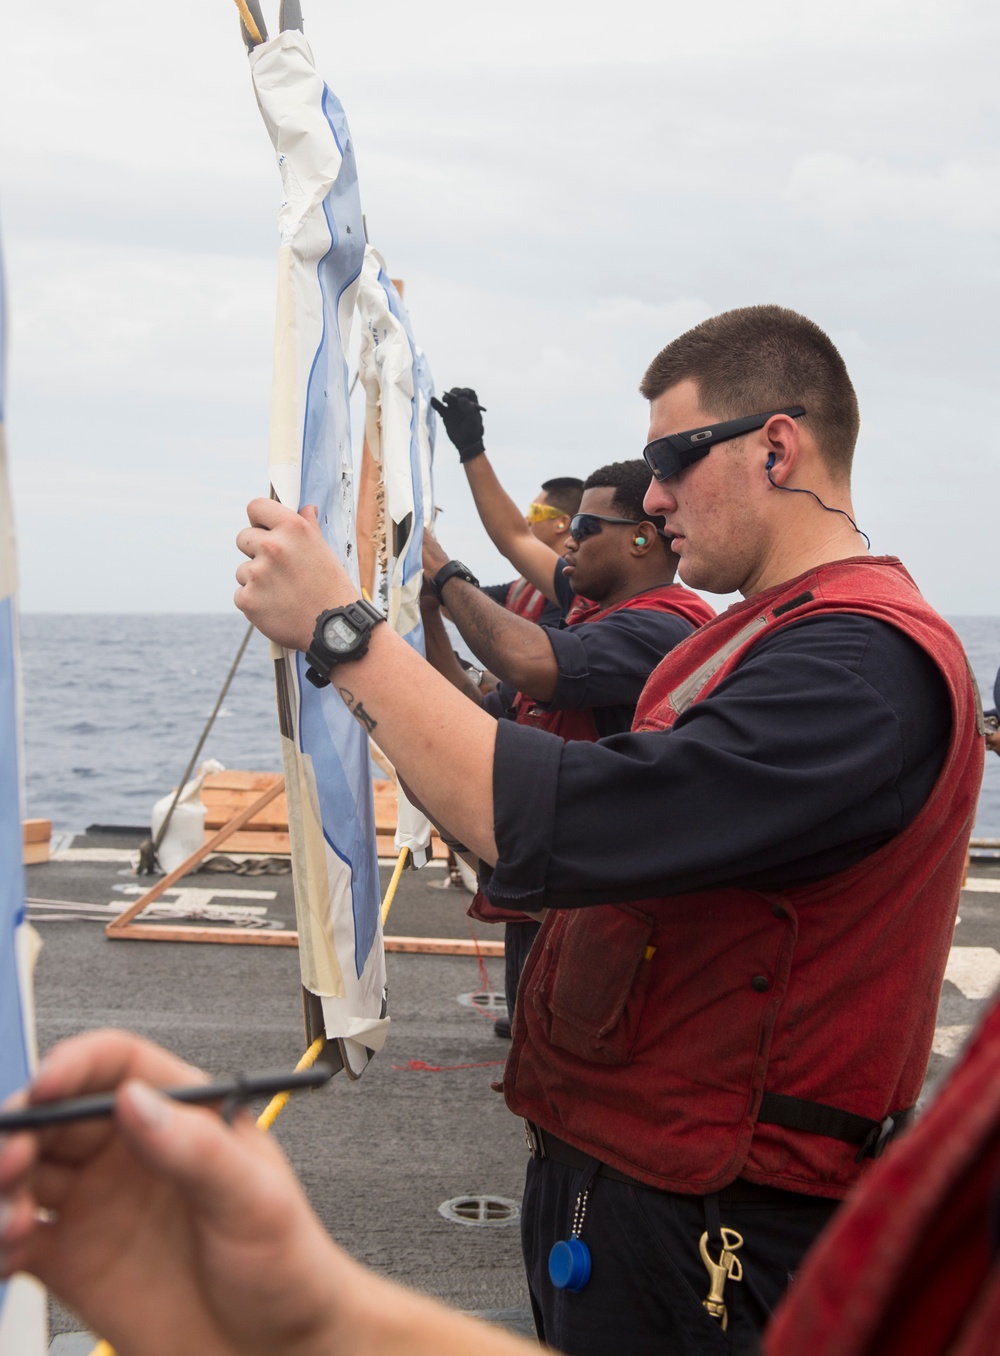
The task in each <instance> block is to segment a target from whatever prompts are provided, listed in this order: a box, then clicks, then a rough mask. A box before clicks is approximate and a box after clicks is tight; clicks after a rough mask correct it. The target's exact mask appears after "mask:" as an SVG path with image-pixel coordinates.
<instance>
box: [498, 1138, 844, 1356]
mask: <svg viewBox="0 0 1000 1356" xmlns="http://www.w3.org/2000/svg"><path fill="white" fill-rule="evenodd" d="M585 1176H586V1173H585V1171H584V1170H583V1169H578V1168H571V1167H567V1166H566V1165H565V1164H563V1163H556V1162H554V1161H553V1160H552V1159H531V1160H530V1162H529V1164H528V1175H527V1180H526V1182H525V1188H524V1205H523V1213H522V1223H521V1242H522V1247H523V1249H524V1261H525V1267H526V1269H527V1273H528V1285H529V1288H530V1291H531V1305H532V1309H533V1310H534V1315H535V1326H536V1328H537V1330H538V1336H539V1339H540V1340H541V1341H543V1342H545V1343H546V1344H547V1345H548V1346H550V1347H551V1348H552V1349H553V1350H555V1351H560V1352H564V1353H566V1356H619V1353H621V1356H645V1353H649V1356H654V1353H655V1356H694V1354H695V1353H697V1354H698V1356H701V1353H707V1354H708V1356H723V1354H725V1356H733V1354H734V1353H751V1352H755V1351H757V1349H758V1348H757V1343H758V1338H759V1336H760V1333H761V1331H762V1330H763V1328H764V1325H765V1324H766V1322H767V1320H768V1317H769V1316H770V1313H771V1310H772V1309H773V1308H774V1306H775V1305H776V1304H777V1302H778V1300H779V1299H780V1298H781V1296H782V1295H783V1294H784V1291H785V1289H786V1287H787V1285H788V1282H789V1281H790V1280H791V1278H792V1276H793V1274H794V1272H795V1270H796V1268H797V1267H798V1265H799V1262H800V1261H801V1259H802V1256H803V1254H804V1253H805V1251H806V1250H807V1248H808V1247H809V1246H810V1244H811V1243H812V1242H813V1240H814V1239H815V1237H816V1235H817V1234H818V1233H819V1232H820V1230H821V1229H822V1228H823V1226H824V1225H825V1224H826V1222H827V1221H828V1220H829V1218H830V1216H831V1215H832V1214H833V1212H834V1210H835V1209H836V1207H837V1205H838V1202H837V1201H831V1200H824V1199H821V1198H819V1197H810V1196H800V1195H797V1194H794V1193H792V1192H778V1191H775V1192H773V1193H767V1194H768V1197H769V1199H768V1200H767V1201H765V1202H760V1201H754V1202H752V1203H747V1202H742V1201H734V1202H729V1201H727V1200H726V1199H725V1196H723V1198H722V1201H721V1205H720V1210H721V1221H722V1224H723V1226H724V1227H726V1228H730V1229H736V1230H738V1231H739V1233H741V1234H742V1235H743V1240H744V1243H743V1247H742V1248H740V1249H739V1251H738V1253H737V1254H736V1255H737V1256H738V1257H739V1258H740V1260H741V1261H742V1264H743V1279H742V1280H741V1281H739V1282H736V1281H732V1280H729V1281H727V1283H726V1286H725V1290H724V1299H725V1303H726V1306H727V1309H728V1312H729V1325H728V1328H727V1330H726V1331H725V1332H723V1331H722V1329H721V1327H720V1326H719V1323H718V1321H717V1320H716V1319H714V1318H712V1317H711V1316H710V1315H709V1314H708V1312H707V1310H706V1309H705V1308H704V1306H703V1304H702V1301H703V1300H704V1299H705V1297H706V1296H707V1294H708V1290H709V1275H708V1271H707V1270H706V1268H705V1264H704V1262H703V1261H702V1259H701V1256H700V1254H699V1251H698V1240H699V1239H700V1238H701V1235H702V1233H703V1232H704V1231H705V1228H706V1219H705V1203H704V1201H703V1199H702V1197H700V1196H680V1195H676V1194H674V1193H672V1192H668V1191H654V1190H653V1189H652V1188H646V1187H636V1186H630V1185H628V1184H626V1183H625V1182H616V1181H613V1180H612V1179H610V1178H607V1177H604V1176H602V1175H601V1174H598V1175H597V1177H596V1178H594V1179H593V1181H592V1183H591V1187H590V1195H589V1197H588V1200H587V1210H586V1218H585V1220H584V1225H583V1229H582V1231H581V1234H580V1237H581V1238H582V1239H583V1241H584V1242H585V1243H586V1244H587V1247H588V1248H589V1249H590V1253H591V1258H592V1263H593V1270H592V1272H591V1277H590V1281H589V1283H588V1284H587V1285H586V1286H585V1287H584V1289H583V1290H581V1291H580V1292H579V1293H577V1294H571V1293H570V1292H569V1291H566V1290H557V1289H556V1288H555V1287H554V1286H553V1284H552V1282H551V1281H550V1280H549V1273H548V1259H549V1252H550V1250H551V1248H552V1245H553V1244H554V1243H556V1242H558V1241H559V1240H560V1239H566V1238H569V1235H570V1231H571V1228H572V1222H573V1207H574V1204H575V1202H576V1197H577V1192H578V1191H579V1189H580V1185H581V1183H582V1181H583V1179H584V1178H585ZM713 1257H717V1254H715V1253H713ZM803 1356H807V1354H806V1353H804V1354H803Z"/></svg>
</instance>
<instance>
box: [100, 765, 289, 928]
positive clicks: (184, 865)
mask: <svg viewBox="0 0 1000 1356" xmlns="http://www.w3.org/2000/svg"><path fill="white" fill-rule="evenodd" d="M284 785H285V779H284V778H283V777H279V778H278V780H277V781H276V782H275V783H274V785H273V786H271V787H270V788H269V789H268V790H267V791H264V792H263V793H262V794H261V795H260V797H259V798H258V799H257V800H255V801H253V802H252V803H251V804H250V805H249V807H248V808H247V809H246V810H244V811H243V813H242V814H240V815H237V816H236V818H235V819H233V820H231V821H230V823H228V824H227V825H226V826H225V827H224V828H221V829H220V830H219V831H218V833H214V834H212V836H211V837H210V838H209V839H208V840H207V841H206V842H204V843H202V845H201V847H200V848H198V850H197V851H196V852H192V854H191V856H190V857H188V858H187V860H186V861H183V862H181V864H180V866H178V867H177V868H176V869H175V870H173V871H171V872H170V874H169V875H167V876H164V877H163V879H162V880H161V881H157V883H156V884H155V885H154V886H153V888H152V889H151V890H147V891H146V893H145V894H144V895H140V897H139V898H138V899H137V900H136V901H135V903H134V904H131V905H129V907H128V908H127V909H125V910H124V912H123V913H120V914H119V915H118V917H117V918H116V919H114V920H113V921H112V922H110V923H109V924H108V926H107V927H106V928H105V929H104V931H105V934H106V935H107V936H108V937H115V936H118V935H120V930H121V928H123V927H124V925H125V924H126V923H131V921H132V919H133V918H135V917H136V916H137V915H138V914H140V913H142V911H143V909H144V908H145V907H146V906H147V904H152V902H153V900H154V899H159V897H160V895H162V894H163V892H164V891H165V890H169V889H170V887H171V885H176V884H177V882H178V881H179V880H180V879H181V877H182V876H186V875H187V873H188V872H189V871H190V870H191V868H192V867H193V866H197V865H198V863H199V862H200V861H202V860H203V859H204V858H205V857H207V856H208V854H209V853H210V852H213V851H214V850H215V849H216V848H217V847H218V846H219V845H220V844H221V843H224V842H225V841H226V839H227V838H229V837H230V836H231V835H232V834H233V833H235V832H236V830H237V829H242V827H243V825H244V824H245V823H246V822H247V820H248V819H249V818H250V816H251V815H253V814H256V812H257V811H258V810H260V809H262V808H263V807H264V806H265V805H267V803H268V802H269V801H272V800H274V798H275V796H277V795H280V794H281V791H282V789H283V788H284Z"/></svg>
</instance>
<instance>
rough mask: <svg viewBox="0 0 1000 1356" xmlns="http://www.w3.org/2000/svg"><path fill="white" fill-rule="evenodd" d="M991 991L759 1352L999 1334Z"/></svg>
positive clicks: (971, 1339) (906, 1346) (997, 1055)
mask: <svg viewBox="0 0 1000 1356" xmlns="http://www.w3.org/2000/svg"><path fill="white" fill-rule="evenodd" d="M998 1183H1000V1003H998V1002H996V1001H995V1002H994V1004H993V1007H992V1009H991V1010H990V1012H989V1013H988V1015H987V1017H986V1020H985V1021H984V1023H983V1025H982V1026H981V1027H980V1029H979V1031H978V1033H977V1034H976V1036H975V1038H974V1039H973V1041H972V1043H971V1044H970V1046H969V1047H968V1049H967V1050H966V1051H965V1052H964V1054H963V1055H962V1057H961V1058H960V1059H959V1060H958V1062H957V1063H956V1066H955V1068H954V1069H953V1070H952V1071H951V1074H950V1076H949V1078H948V1081H947V1082H946V1083H945V1085H944V1087H943V1089H942V1090H941V1092H940V1093H939V1094H938V1096H937V1097H936V1098H935V1100H934V1101H933V1102H932V1103H931V1105H930V1107H929V1108H928V1110H927V1111H926V1112H925V1113H924V1115H923V1116H922V1117H921V1119H920V1120H919V1121H918V1122H917V1124H916V1126H915V1127H914V1129H912V1130H910V1131H908V1133H907V1135H906V1137H905V1139H903V1140H902V1141H901V1143H899V1144H893V1145H890V1147H889V1149H888V1152H887V1153H886V1155H885V1157H884V1158H883V1159H882V1160H881V1162H879V1163H877V1164H876V1165H875V1166H874V1167H873V1168H872V1169H871V1172H870V1174H869V1175H868V1176H867V1177H866V1179H865V1181H864V1184H863V1185H862V1186H861V1187H860V1188H859V1189H858V1190H857V1191H856V1192H855V1193H854V1194H853V1195H852V1196H851V1197H850V1198H849V1199H848V1200H847V1201H846V1202H845V1203H844V1205H843V1207H842V1208H841V1209H840V1210H839V1211H838V1212H837V1214H836V1216H835V1217H834V1219H833V1221H832V1223H831V1224H830V1226H829V1227H828V1229H827V1230H826V1231H825V1232H824V1234H823V1235H822V1237H821V1238H820V1240H819V1242H818V1243H817V1244H816V1246H815V1247H814V1248H813V1249H812V1250H811V1251H810V1253H809V1255H808V1257H807V1258H806V1261H805V1263H804V1264H803V1266H802V1269H801V1270H800V1271H799V1272H798V1274H797V1275H796V1277H795V1282H794V1284H793V1285H792V1287H791V1289H790V1290H789V1291H788V1295H787V1297H786V1298H785V1300H784V1302H783V1304H782V1305H781V1307H780V1308H779V1309H778V1310H777V1311H776V1312H775V1315H774V1318H773V1320H772V1321H771V1324H770V1326H769V1327H768V1329H767V1333H766V1334H765V1337H764V1353H765V1356H801V1353H802V1352H809V1354H810V1356H942V1353H944V1352H947V1353H948V1354H949V1356H994V1354H995V1352H996V1351H997V1347H998V1345H1000V1342H998V1334H1000V1255H998V1252H997V1248H996V1243H995V1239H996V1208H997V1186H998Z"/></svg>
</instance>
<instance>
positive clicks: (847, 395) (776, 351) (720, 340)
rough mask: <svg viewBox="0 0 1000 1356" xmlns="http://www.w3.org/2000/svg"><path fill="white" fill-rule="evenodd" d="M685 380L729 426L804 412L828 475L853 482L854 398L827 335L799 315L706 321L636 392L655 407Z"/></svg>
mask: <svg viewBox="0 0 1000 1356" xmlns="http://www.w3.org/2000/svg"><path fill="white" fill-rule="evenodd" d="M685 380H691V381H694V382H696V383H697V386H698V393H699V397H700V400H701V404H702V405H703V406H704V408H705V409H708V410H711V411H712V412H713V413H718V414H719V415H720V416H722V417H723V418H727V419H739V418H741V417H742V416H743V415H750V414H763V413H764V412H765V411H766V410H779V409H782V408H784V407H786V406H789V405H802V406H803V407H804V408H805V411H806V414H805V418H806V419H807V420H808V422H809V424H810V426H811V428H812V431H813V434H814V436H815V438H816V443H817V446H818V448H819V451H820V454H821V455H822V457H823V459H824V461H825V462H826V464H827V466H828V468H829V470H830V471H831V472H833V474H834V475H836V476H837V477H838V478H839V477H841V476H843V477H845V478H846V477H847V476H849V475H850V472H851V460H852V458H853V456H854V444H855V442H856V441H857V437H858V426H859V423H860V417H859V414H858V398H857V396H856V395H855V393H854V387H853V386H852V384H851V379H850V377H849V376H848V374H847V367H846V365H845V363H844V360H843V358H842V357H841V356H840V354H839V353H838V352H837V349H836V348H835V347H834V345H833V343H832V342H831V340H830V338H829V336H828V335H826V334H824V333H823V331H822V330H821V329H820V327H819V326H818V325H816V324H814V323H813V322H812V321H811V320H807V319H806V317H805V316H804V315H799V314H798V312H796V311H789V310H787V309H786V308H785V307H784V306H744V307H741V308H740V309H739V310H736V311H723V313H722V314H721V315H716V316H712V318H711V319H710V320H703V321H702V323H701V324H700V325H695V327H694V329H691V330H688V331H687V333H686V334H682V335H680V337H679V338H677V339H674V340H673V342H672V343H669V344H668V345H667V346H666V348H664V349H662V350H661V351H660V352H659V353H658V354H657V355H656V357H655V358H654V359H653V361H652V362H651V363H650V364H649V367H648V368H647V369H646V375H645V376H644V377H643V379H642V385H641V386H640V387H639V390H640V391H641V392H642V394H643V395H644V396H645V397H646V399H647V400H655V399H656V398H657V396H661V395H662V394H663V393H664V391H668V390H669V389H670V388H671V387H672V386H676V385H677V383H678V382H681V381H685Z"/></svg>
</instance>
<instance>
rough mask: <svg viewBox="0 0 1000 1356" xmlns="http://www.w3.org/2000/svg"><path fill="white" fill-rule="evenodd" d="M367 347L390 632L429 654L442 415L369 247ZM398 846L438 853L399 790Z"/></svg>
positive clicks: (363, 313) (363, 295) (363, 357)
mask: <svg viewBox="0 0 1000 1356" xmlns="http://www.w3.org/2000/svg"><path fill="white" fill-rule="evenodd" d="M358 314H359V316H360V319H361V347H360V351H359V355H358V372H359V375H360V378H361V382H362V385H363V386H364V390H365V436H366V437H367V439H368V446H369V447H370V448H371V452H372V456H373V457H374V459H375V464H376V466H377V467H378V468H379V474H380V477H381V481H382V486H383V488H384V491H385V537H386V542H385V545H386V576H385V585H386V595H387V596H386V605H387V612H388V620H389V624H390V626H392V627H393V629H394V630H395V631H396V632H397V633H398V634H399V635H401V636H402V637H403V639H404V640H406V641H407V642H408V643H409V644H410V645H412V646H413V648H414V649H415V650H416V651H417V652H418V653H419V654H424V627H423V622H422V620H421V617H420V588H421V584H422V582H423V572H422V566H421V554H422V547H423V536H424V524H425V523H428V524H432V523H433V517H434V513H433V490H432V478H431V467H432V461H433V455H434V426H435V421H436V416H435V414H434V411H433V410H432V409H431V403H430V402H431V397H432V396H433V394H434V383H433V379H432V378H431V374H430V367H429V365H428V363H427V359H426V357H425V356H424V354H423V352H422V351H421V350H420V349H418V347H417V345H416V342H415V340H414V338H413V331H412V328H411V326H410V319H409V316H408V315H407V312H406V307H405V306H404V305H403V300H402V298H401V297H400V295H399V292H398V291H397V289H396V287H395V285H394V284H393V281H392V279H391V278H390V277H389V275H388V274H387V273H386V270H385V261H384V260H383V259H382V256H381V255H380V254H379V253H378V251H377V250H374V249H372V247H371V246H370V245H369V246H368V247H367V249H366V250H365V262H364V267H363V269H362V271H361V286H360V288H359V290H358ZM397 796H398V818H397V823H396V847H397V848H403V847H408V848H409V849H410V852H411V854H412V857H413V860H414V862H415V864H416V865H417V866H423V865H424V863H425V862H426V860H427V857H428V855H429V852H430V841H431V826H430V823H429V821H428V820H427V818H426V816H425V815H423V814H422V813H421V812H420V811H419V810H417V809H416V808H415V807H414V806H413V805H411V804H410V802H409V801H408V800H407V799H406V796H405V795H404V793H403V790H402V788H401V787H398V786H397Z"/></svg>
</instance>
